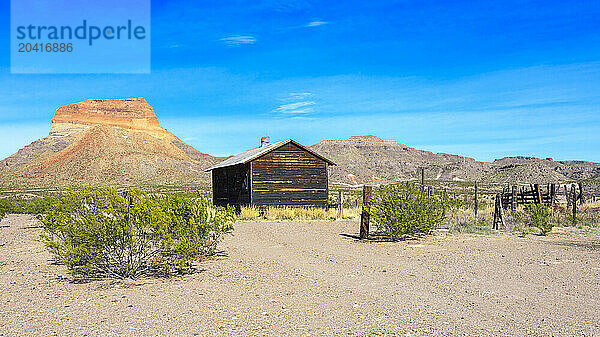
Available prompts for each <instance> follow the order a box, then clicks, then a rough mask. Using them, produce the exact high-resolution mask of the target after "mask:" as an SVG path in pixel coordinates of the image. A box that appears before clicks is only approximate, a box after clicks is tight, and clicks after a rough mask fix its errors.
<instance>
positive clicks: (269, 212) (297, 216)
mask: <svg viewBox="0 0 600 337" xmlns="http://www.w3.org/2000/svg"><path fill="white" fill-rule="evenodd" d="M360 213H361V208H360V207H351V208H344V209H343V214H342V218H343V219H354V218H355V217H357V216H359V215H360ZM337 216H338V210H337V209H334V208H330V209H327V208H319V207H289V206H288V207H265V208H259V207H242V208H241V210H240V213H239V215H238V219H239V220H335V219H337V218H338V217H337Z"/></svg>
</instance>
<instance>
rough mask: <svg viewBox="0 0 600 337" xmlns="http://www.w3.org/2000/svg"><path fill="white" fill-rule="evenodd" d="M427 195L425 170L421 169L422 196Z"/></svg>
mask: <svg viewBox="0 0 600 337" xmlns="http://www.w3.org/2000/svg"><path fill="white" fill-rule="evenodd" d="M423 194H425V168H424V167H421V195H423Z"/></svg>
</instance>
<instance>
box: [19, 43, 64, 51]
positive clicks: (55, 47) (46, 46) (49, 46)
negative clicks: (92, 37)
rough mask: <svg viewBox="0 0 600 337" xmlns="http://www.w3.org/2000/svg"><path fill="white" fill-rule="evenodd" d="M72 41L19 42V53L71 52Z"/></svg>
mask: <svg viewBox="0 0 600 337" xmlns="http://www.w3.org/2000/svg"><path fill="white" fill-rule="evenodd" d="M72 51H73V44H72V43H19V53H32V52H35V53H70V52H72Z"/></svg>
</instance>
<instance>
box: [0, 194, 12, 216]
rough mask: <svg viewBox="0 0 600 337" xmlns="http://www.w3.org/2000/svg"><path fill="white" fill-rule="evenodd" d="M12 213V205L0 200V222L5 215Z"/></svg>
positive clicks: (7, 201) (9, 202) (5, 200)
mask: <svg viewBox="0 0 600 337" xmlns="http://www.w3.org/2000/svg"><path fill="white" fill-rule="evenodd" d="M13 211H14V205H13V203H12V202H11V201H10V200H7V199H0V220H2V219H3V218H4V216H5V215H6V214H8V213H12V212H13Z"/></svg>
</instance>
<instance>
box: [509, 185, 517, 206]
mask: <svg viewBox="0 0 600 337" xmlns="http://www.w3.org/2000/svg"><path fill="white" fill-rule="evenodd" d="M511 199H512V200H511V203H510V210H511V211H513V212H514V211H515V209H516V208H517V186H515V185H513V187H512V197H511Z"/></svg>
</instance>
